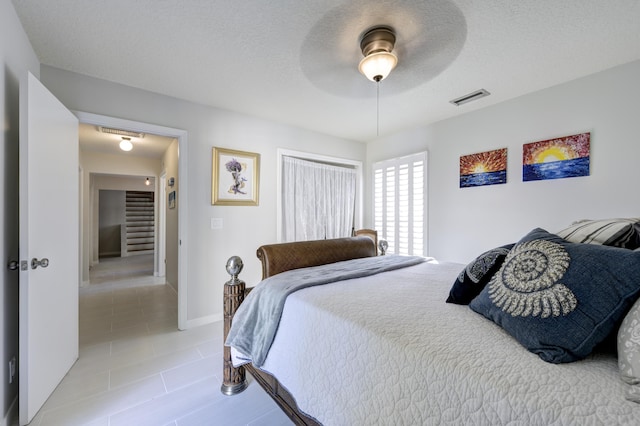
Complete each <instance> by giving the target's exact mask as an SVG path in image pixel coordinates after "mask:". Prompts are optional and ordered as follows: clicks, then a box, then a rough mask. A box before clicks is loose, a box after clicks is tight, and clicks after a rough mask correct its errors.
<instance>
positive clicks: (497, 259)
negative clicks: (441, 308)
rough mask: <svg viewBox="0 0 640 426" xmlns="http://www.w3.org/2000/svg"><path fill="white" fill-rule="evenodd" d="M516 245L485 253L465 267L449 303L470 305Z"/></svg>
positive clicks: (450, 292) (452, 288)
mask: <svg viewBox="0 0 640 426" xmlns="http://www.w3.org/2000/svg"><path fill="white" fill-rule="evenodd" d="M514 245H515V244H507V245H505V246H501V247H496V248H494V249H491V250H489V251H485V252H484V253H482V254H481V255H480V256H478V257H476V258H475V259H474V260H473V261H472V262H471V263H469V264H468V265H467V266H465V268H464V269H463V270H462V271H461V272H460V275H458V278H457V279H456V280H455V281H454V283H453V287H451V290H450V291H449V297H448V298H447V303H455V304H457V305H468V304H469V302H471V301H472V300H473V299H474V298H475V297H476V296H477V295H479V294H480V292H481V291H482V289H483V288H484V286H485V285H487V283H488V282H489V280H490V279H491V276H492V275H493V274H494V273H495V272H496V271H497V270H498V269H500V266H502V262H504V259H505V258H506V257H507V254H508V253H509V250H511V248H512V247H513V246H514Z"/></svg>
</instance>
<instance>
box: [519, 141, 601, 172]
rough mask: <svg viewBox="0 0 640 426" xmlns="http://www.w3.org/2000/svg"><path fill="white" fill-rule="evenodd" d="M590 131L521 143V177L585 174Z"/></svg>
mask: <svg viewBox="0 0 640 426" xmlns="http://www.w3.org/2000/svg"><path fill="white" fill-rule="evenodd" d="M590 139H591V133H581V134H579V135H572V136H565V137H562V138H557V139H549V140H546V141H539V142H532V143H528V144H524V145H523V147H522V148H523V149H522V180H523V181H524V182H527V181H532V180H546V179H562V178H569V177H578V176H589V144H590Z"/></svg>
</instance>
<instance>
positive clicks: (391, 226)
mask: <svg viewBox="0 0 640 426" xmlns="http://www.w3.org/2000/svg"><path fill="white" fill-rule="evenodd" d="M426 190H427V153H426V152H421V153H418V154H414V155H410V156H407V157H401V158H394V159H391V160H385V161H380V162H378V163H374V164H373V224H374V228H375V229H376V230H377V231H378V235H379V238H381V239H385V240H387V243H388V244H389V248H388V253H397V254H404V255H416V256H425V255H426V223H427V209H426V207H427V206H426V202H427V198H426Z"/></svg>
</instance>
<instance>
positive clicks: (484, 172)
mask: <svg viewBox="0 0 640 426" xmlns="http://www.w3.org/2000/svg"><path fill="white" fill-rule="evenodd" d="M500 183H507V148H501V149H495V150H493V151H486V152H480V153H478V154H471V155H463V156H461V157H460V188H468V187H472V186H484V185H497V184H500Z"/></svg>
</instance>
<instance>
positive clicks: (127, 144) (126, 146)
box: [120, 136, 133, 151]
mask: <svg viewBox="0 0 640 426" xmlns="http://www.w3.org/2000/svg"><path fill="white" fill-rule="evenodd" d="M120 149H121V150H123V151H131V150H132V149H133V144H132V143H131V138H127V137H124V136H123V137H122V140H121V141H120Z"/></svg>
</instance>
